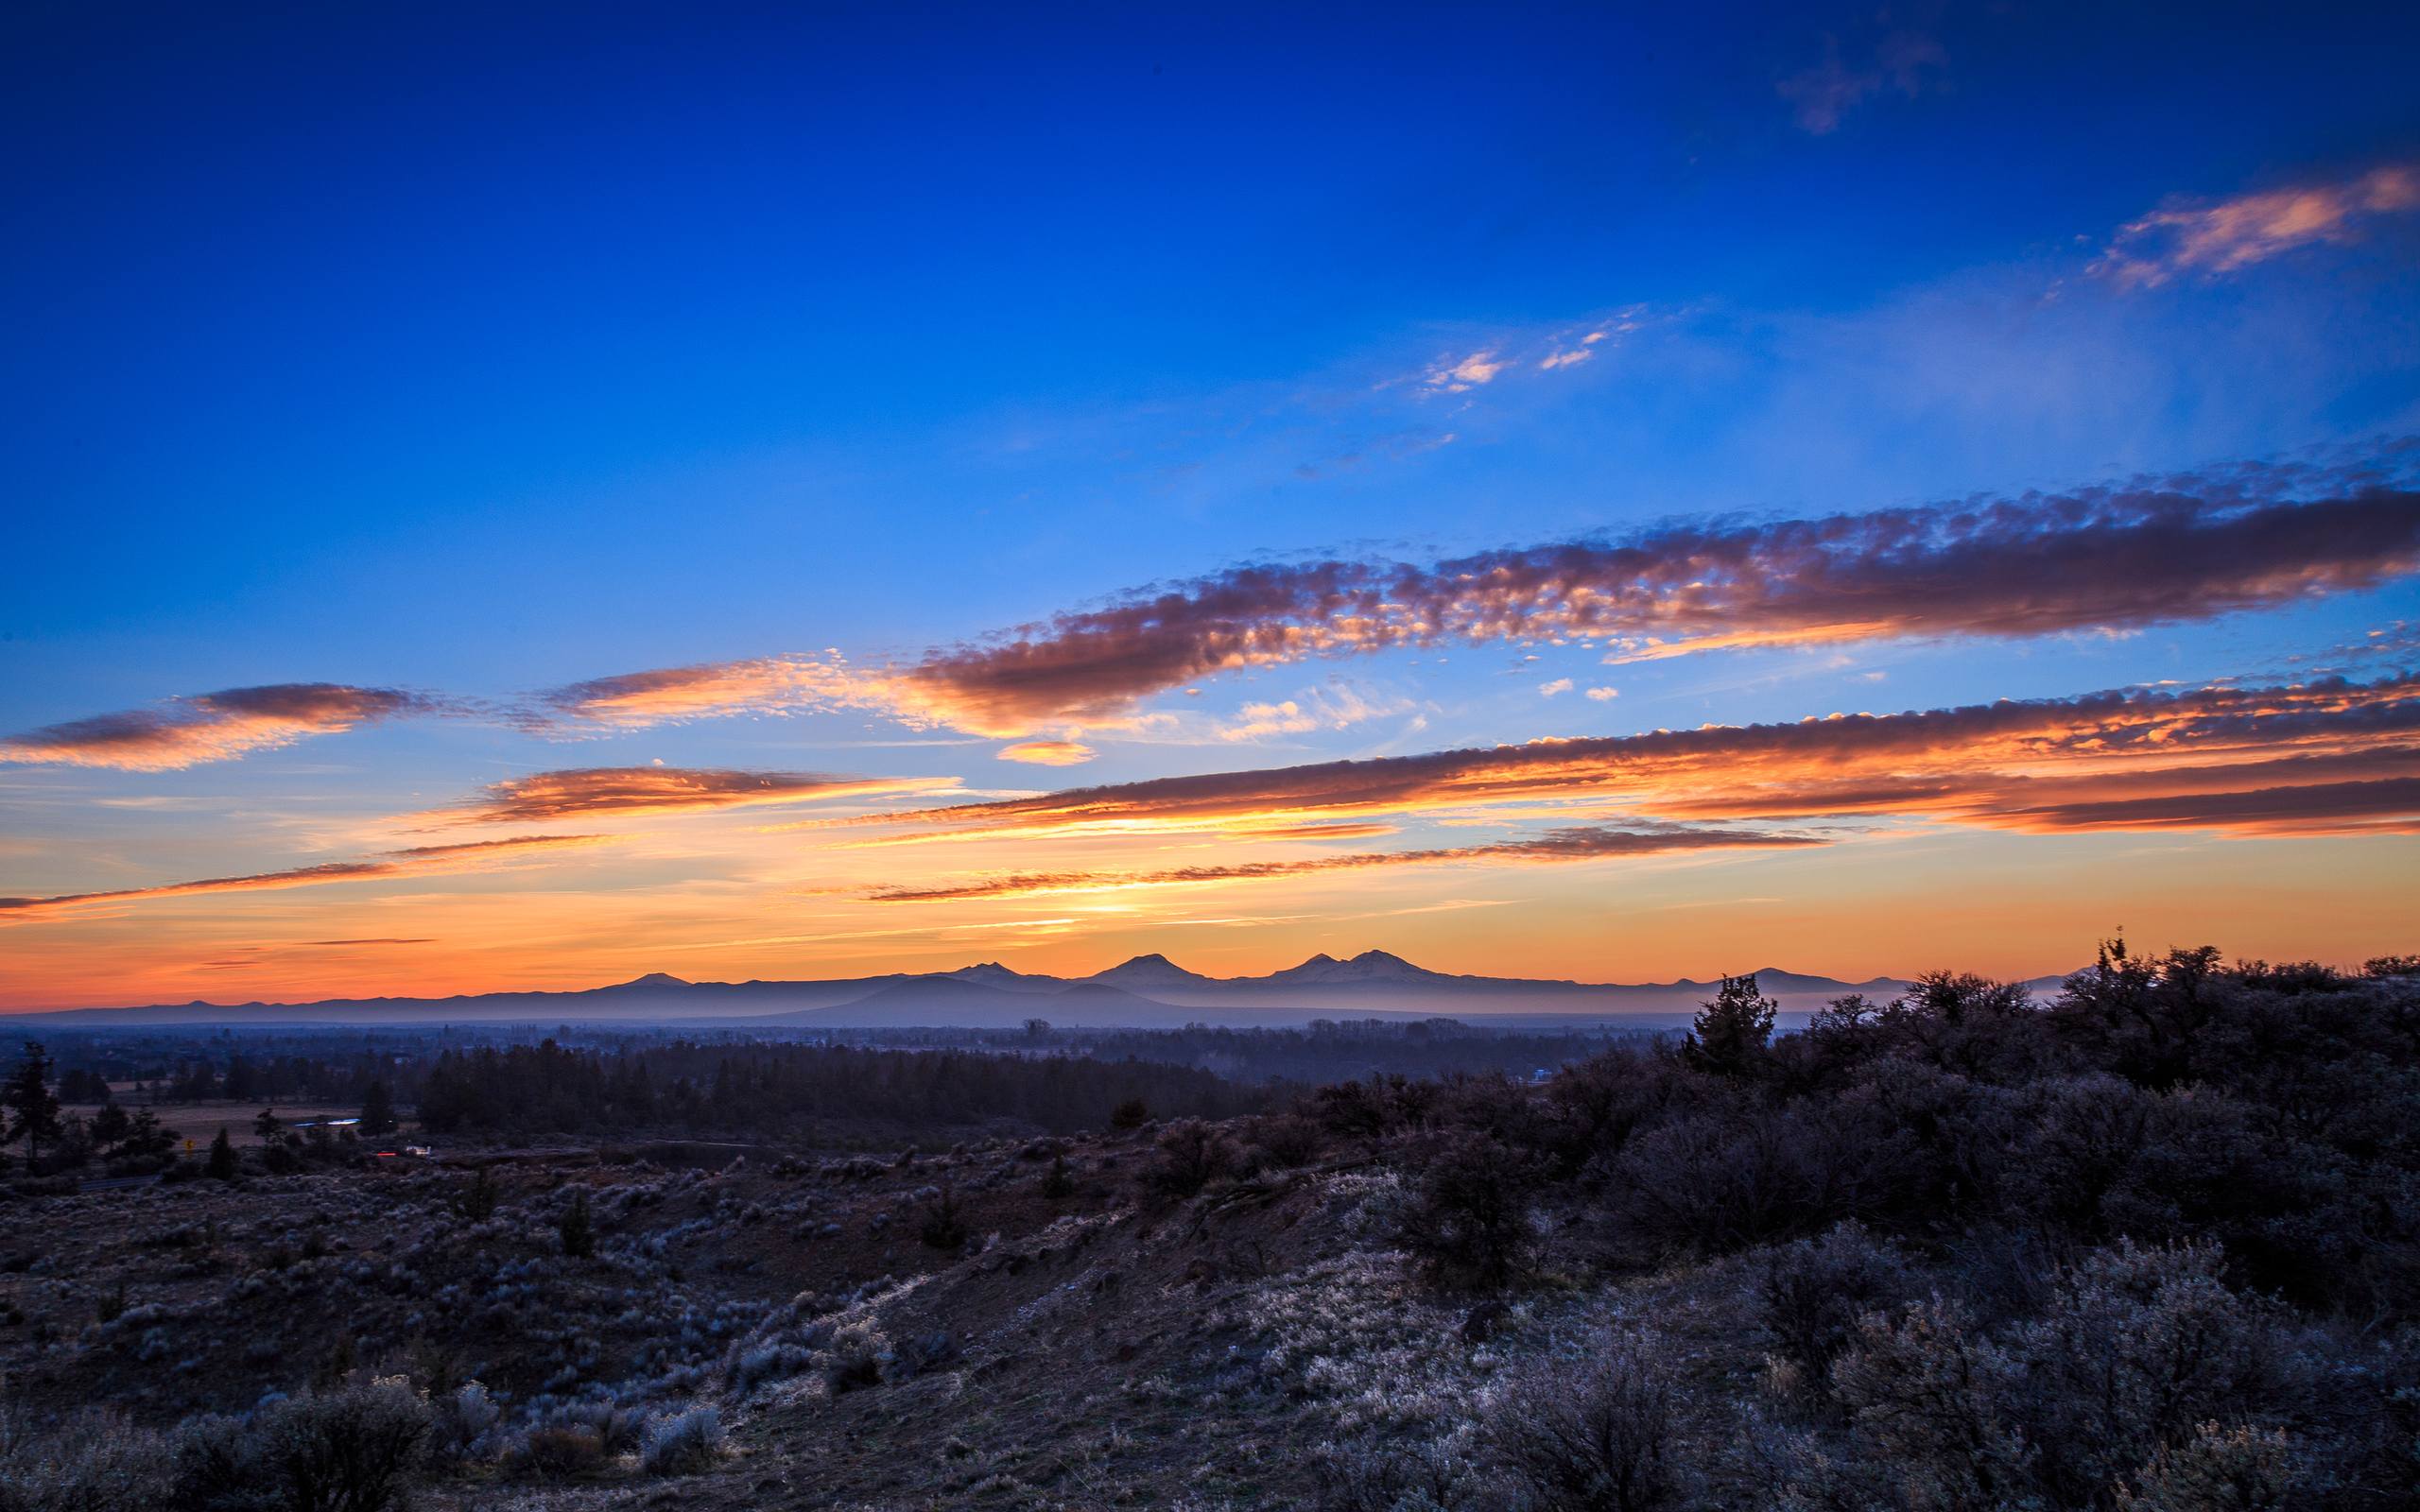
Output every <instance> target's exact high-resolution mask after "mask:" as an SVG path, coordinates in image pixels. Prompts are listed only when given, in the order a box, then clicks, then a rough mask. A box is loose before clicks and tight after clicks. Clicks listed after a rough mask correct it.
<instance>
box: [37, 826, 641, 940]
mask: <svg viewBox="0 0 2420 1512" xmlns="http://www.w3.org/2000/svg"><path fill="white" fill-rule="evenodd" d="M613 838H614V837H613V836H612V835H604V834H517V835H512V836H510V837H509V838H506V839H501V840H474V841H470V842H467V843H464V844H459V845H423V846H413V847H410V848H408V849H406V850H402V851H382V852H380V853H379V854H378V855H376V856H373V857H372V858H371V859H369V860H366V861H327V862H321V863H320V864H319V865H317V866H310V867H292V868H287V869H285V870H283V871H259V872H253V873H251V874H250V875H248V876H241V877H205V878H203V879H201V880H200V881H199V882H171V883H163V884H160V885H157V886H151V887H122V888H118V889H116V890H114V891H112V892H84V893H62V894H58V895H55V896H52V897H48V898H0V921H5V920H9V919H35V918H42V917H45V916H48V915H50V914H54V913H59V912H63V911H66V910H71V909H75V908H78V907H83V906H87V905H90V904H93V903H112V902H139V901H142V900H145V899H152V898H186V897H192V896H194V895H196V894H199V893H216V892H257V891H267V890H273V889H278V888H285V887H314V886H318V885H321V884H323V883H331V882H369V881H373V880H376V879H378V878H382V877H396V876H406V875H410V876H424V875H429V874H433V873H441V872H450V871H463V870H468V869H471V868H475V867H477V866H479V865H481V864H483V863H485V862H487V861H491V860H495V859H499V858H504V857H509V856H510V855H512V854H515V853H517V852H523V851H545V850H554V849H560V848H562V847H568V846H589V845H601V844H606V843H609V842H611V841H612V839H613ZM329 943H359V942H339V941H331V942H329Z"/></svg>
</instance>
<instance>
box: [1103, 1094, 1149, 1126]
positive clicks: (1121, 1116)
mask: <svg viewBox="0 0 2420 1512" xmlns="http://www.w3.org/2000/svg"><path fill="white" fill-rule="evenodd" d="M1150 1121H1151V1110H1150V1108H1146V1107H1145V1106H1143V1099H1141V1098H1140V1097H1129V1098H1128V1099H1126V1101H1124V1102H1122V1103H1120V1104H1118V1105H1117V1106H1116V1107H1115V1108H1111V1109H1110V1110H1109V1126H1110V1127H1112V1128H1114V1129H1117V1130H1119V1131H1121V1132H1123V1131H1125V1130H1128V1129H1137V1128H1141V1127H1142V1126H1143V1125H1146V1124H1148V1123H1150Z"/></svg>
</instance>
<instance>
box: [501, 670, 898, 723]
mask: <svg viewBox="0 0 2420 1512" xmlns="http://www.w3.org/2000/svg"><path fill="white" fill-rule="evenodd" d="M878 686H879V681H878V679H869V678H867V677H866V676H865V675H863V674H860V673H857V672H856V671H854V670H852V669H851V668H850V667H849V666H848V665H847V664H846V663H845V662H842V661H841V660H840V658H839V657H838V654H837V653H834V654H831V655H828V656H825V657H821V658H819V657H802V656H774V657H757V658H753V659H751V660H748V661H743V662H712V663H706V664H701V665H697V666H685V667H665V668H660V669H658V670H655V671H652V672H630V673H623V674H621V675H619V676H616V677H610V678H597V679H592V680H590V681H587V682H575V683H573V684H571V685H570V686H568V687H562V688H557V689H555V690H553V691H552V692H549V693H546V694H544V695H541V696H540V698H541V702H542V704H543V705H544V708H543V710H541V711H539V712H535V713H531V714H529V715H528V719H529V722H531V723H534V724H537V725H539V726H541V727H547V726H549V725H550V723H551V721H552V720H554V719H556V718H563V719H570V720H574V721H578V722H581V723H587V724H594V725H602V726H609V727H613V728H616V729H638V728H644V727H647V726H651V725H661V724H670V723H676V722H678V721H681V720H686V719H706V718H714V717H717V716H721V715H728V714H740V713H792V712H798V711H807V710H817V709H831V708H840V707H860V708H862V707H871V706H874V705H878V704H879V703H881V701H882V700H881V699H880V698H879V696H877V695H876V693H875V690H876V689H877V688H878Z"/></svg>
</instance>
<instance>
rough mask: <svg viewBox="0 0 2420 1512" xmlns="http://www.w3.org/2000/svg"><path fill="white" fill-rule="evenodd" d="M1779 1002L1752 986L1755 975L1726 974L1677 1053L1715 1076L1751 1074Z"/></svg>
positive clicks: (1770, 1031)
mask: <svg viewBox="0 0 2420 1512" xmlns="http://www.w3.org/2000/svg"><path fill="white" fill-rule="evenodd" d="M1780 1006H1781V1005H1780V1004H1778V1003H1775V1002H1774V1001H1773V1000H1772V999H1771V998H1769V997H1766V996H1765V995H1763V994H1762V993H1760V992H1758V991H1757V990H1756V975H1755V972H1754V971H1751V972H1749V973H1748V974H1747V975H1746V976H1726V977H1724V978H1723V979H1722V989H1721V990H1720V991H1719V992H1717V993H1715V995H1714V1001H1713V1002H1711V1003H1709V1004H1707V1005H1705V1008H1704V1011H1703V1012H1701V1013H1700V1014H1699V1015H1698V1016H1697V1022H1696V1023H1695V1024H1693V1025H1692V1028H1693V1030H1694V1031H1695V1032H1693V1033H1692V1034H1691V1035H1690V1036H1689V1038H1688V1040H1687V1042H1686V1043H1685V1044H1684V1045H1683V1046H1682V1047H1681V1053H1682V1054H1683V1055H1684V1056H1685V1057H1687V1059H1688V1061H1689V1064H1691V1065H1693V1066H1695V1067H1697V1068H1698V1069H1699V1070H1701V1071H1710V1072H1713V1073H1714V1074H1716V1075H1718V1076H1747V1075H1751V1074H1755V1070H1756V1068H1757V1067H1758V1065H1759V1064H1761V1063H1762V1061H1763V1060H1764V1057H1765V1050H1766V1046H1767V1045H1768V1044H1769V1043H1770V1042H1771V1041H1772V1037H1773V1010H1774V1009H1776V1008H1778V1007H1780Z"/></svg>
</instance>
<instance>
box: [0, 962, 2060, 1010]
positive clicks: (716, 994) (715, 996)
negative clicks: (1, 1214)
mask: <svg viewBox="0 0 2420 1512" xmlns="http://www.w3.org/2000/svg"><path fill="white" fill-rule="evenodd" d="M1755 976H1756V980H1757V984H1758V986H1759V987H1760V988H1762V989H1763V990H1764V991H1765V992H1767V993H1768V994H1770V995H1772V997H1774V998H1776V999H1779V1000H1780V1001H1781V1002H1782V1004H1783V1005H1784V1006H1786V1007H1789V1008H1792V1009H1798V1010H1804V1009H1806V1008H1810V1007H1814V1006H1818V1005H1821V1003H1823V1002H1824V1001H1826V1000H1828V999H1830V998H1833V997H1838V996H1841V995H1844V994H1846V993H1850V992H1863V993H1865V994H1867V995H1869V996H1877V997H1887V996H1891V995H1893V994H1896V993H1898V992H1900V991H1902V990H1904V989H1905V988H1907V986H1908V982H1907V981H1906V980H1905V979H1902V978H1897V977H1875V978H1873V979H1871V980H1869V981H1864V982H1843V981H1841V980H1839V979H1838V978H1835V977H1828V976H1815V975H1808V974H1806V973H1803V972H1797V971H1783V970H1779V969H1767V970H1764V971H1758V972H1756V973H1755ZM2059 980H2061V979H2060V978H2057V977H2043V978H2037V979H2035V980H2034V981H2032V982H2031V983H2029V984H2027V985H2028V986H2030V987H2032V988H2035V989H2036V990H2048V989H2049V988H2055V986H2056V985H2057V983H2058V982H2059ZM1718 986H1720V978H1708V979H1706V980H1704V981H1697V980H1693V979H1690V978H1687V977H1684V978H1681V979H1680V980H1678V981H1673V982H1644V983H1610V982H1609V983H1589V982H1573V981H1564V980H1540V979H1537V978H1531V977H1514V976H1464V975H1456V974H1453V973H1450V972H1445V971H1430V970H1428V969H1427V968H1426V967H1422V966H1415V965H1414V964H1412V963H1411V962H1410V961H1408V960H1406V959H1404V958H1403V957H1402V956H1400V955H1396V954H1392V953H1390V952H1387V951H1382V950H1367V951H1363V952H1362V953H1361V954H1358V955H1355V956H1351V957H1349V958H1347V959H1343V960H1339V959H1338V958H1337V957H1335V956H1333V955H1329V954H1324V953H1322V954H1317V955H1313V956H1312V957H1310V959H1308V960H1305V961H1303V962H1301V963H1300V964H1298V965H1294V966H1289V967H1286V968H1284V969H1283V970H1281V971H1271V972H1269V973H1267V974H1266V975H1262V976H1232V977H1217V976H1205V975H1203V974H1201V972H1198V971H1188V970H1186V969H1185V968H1184V967H1182V966H1179V965H1178V964H1177V963H1175V962H1174V961H1171V960H1169V959H1168V958H1167V956H1165V955H1161V954H1148V955H1137V956H1134V957H1132V959H1130V960H1125V961H1121V962H1119V963H1118V964H1117V965H1115V966H1113V967H1110V968H1108V969H1107V970H1105V971H1096V972H1094V973H1092V974H1091V975H1089V976H1080V977H1062V976H1051V975H1048V974H1045V973H1039V972H1027V971H1016V970H1014V969H1012V968H1011V967H1008V966H1004V965H1002V964H1001V963H999V962H997V961H984V962H979V963H977V964H976V965H973V966H962V967H959V968H957V969H955V970H952V971H928V972H898V971H894V972H888V973H885V974H883V975H879V976H865V977H849V978H837V979H829V980H811V979H810V980H801V981H750V982H692V981H688V980H685V979H683V978H682V977H678V976H674V975H672V974H670V973H668V972H665V971H649V972H648V973H647V974H645V975H643V976H638V977H633V978H631V980H630V981H627V982H616V983H613V984H610V985H608V986H605V987H598V988H579V989H574V990H569V991H559V992H545V991H533V992H488V993H478V994H472V995H462V996H456V997H450V998H338V999H325V1000H321V1001H319V1002H313V1003H275V1004H272V1003H244V1004H213V1003H205V1002H201V1001H199V1000H196V1001H195V1002H192V1003H178V1004H153V1005H147V1006H143V1007H125V1008H67V1009H60V1010H56V1011H47V1012H33V1013H23V1014H15V1015H9V1017H10V1018H11V1019H13V1020H14V1021H15V1022H20V1023H34V1022H42V1023H52V1024H57V1025H60V1026H61V1027H89V1028H103V1027H112V1026H125V1027H137V1026H140V1025H144V1024H168V1023H260V1024H274V1023H286V1024H302V1023H312V1024H347V1023H478V1022H497V1023H511V1022H566V1023H568V1022H662V1023H701V1024H702V1023H712V1024H720V1025H741V1026H744V1025H749V1024H757V1025H764V1026H768V1027H770V1026H775V1025H793V1026H823V1027H830V1028H860V1027H875V1026H928V1027H936V1028H942V1027H955V1028H964V1027H984V1028H998V1027H1014V1026H1016V1025H1018V1024H1021V1023H1023V1022H1025V1021H1026V1020H1028V1019H1044V1020H1047V1021H1049V1022H1052V1023H1053V1024H1058V1025H1062V1026H1065V1027H1079V1026H1080V1027H1108V1026H1113V1025H1124V1024H1132V1025H1138V1026H1144V1027H1150V1026H1162V1027H1166V1026H1173V1025H1177V1024H1183V1023H1187V1022H1225V1023H1284V1022H1308V1021H1310V1020H1312V1019H1317V1018H1333V1017H1338V1016H1340V1015H1343V1016H1351V1017H1356V1018H1367V1017H1402V1018H1437V1017H1445V1016H1463V1017H1471V1018H1485V1019H1488V1020H1491V1021H1496V1022H1507V1023H1511V1022H1522V1023H1525V1024H1527V1023H1533V1022H1539V1021H1544V1022H1556V1023H1566V1024H1570V1023H1579V1022H1586V1021H1591V1020H1624V1019H1643V1018H1656V1017H1669V1016H1670V1015H1672V1014H1675V1013H1684V1012H1689V1011H1693V1010H1694V1009H1695V1008H1696V1007H1697V1005H1699V1004H1700V1003H1702V1002H1703V1001H1704V1000H1705V999H1706V998H1707V997H1709V996H1711V995H1712V993H1713V991H1714V989H1715V988H1717V987H1718Z"/></svg>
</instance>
